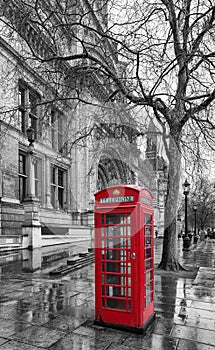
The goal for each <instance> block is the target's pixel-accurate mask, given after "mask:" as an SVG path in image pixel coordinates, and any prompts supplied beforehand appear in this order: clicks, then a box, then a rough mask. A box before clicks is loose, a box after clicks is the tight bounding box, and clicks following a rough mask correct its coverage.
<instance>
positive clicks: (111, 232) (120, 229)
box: [106, 226, 126, 237]
mask: <svg viewBox="0 0 215 350" xmlns="http://www.w3.org/2000/svg"><path fill="white" fill-rule="evenodd" d="M106 230H107V236H114V237H117V236H126V227H125V226H108V227H107V228H106Z"/></svg>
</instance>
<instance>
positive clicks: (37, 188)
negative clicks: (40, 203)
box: [34, 159, 41, 200]
mask: <svg viewBox="0 0 215 350" xmlns="http://www.w3.org/2000/svg"><path fill="white" fill-rule="evenodd" d="M40 179H41V160H40V159H35V163H34V186H35V197H36V198H38V199H40V200H41V181H40Z"/></svg>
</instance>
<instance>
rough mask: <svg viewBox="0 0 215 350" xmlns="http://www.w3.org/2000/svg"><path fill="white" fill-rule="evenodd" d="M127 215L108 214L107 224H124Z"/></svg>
mask: <svg viewBox="0 0 215 350" xmlns="http://www.w3.org/2000/svg"><path fill="white" fill-rule="evenodd" d="M124 223H125V214H107V215H106V224H124Z"/></svg>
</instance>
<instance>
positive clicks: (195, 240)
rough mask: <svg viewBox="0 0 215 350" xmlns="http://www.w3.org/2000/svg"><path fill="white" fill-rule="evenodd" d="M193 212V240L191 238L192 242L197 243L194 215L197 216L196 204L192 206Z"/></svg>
mask: <svg viewBox="0 0 215 350" xmlns="http://www.w3.org/2000/svg"><path fill="white" fill-rule="evenodd" d="M193 211H194V238H193V242H194V243H197V241H198V236H197V232H196V214H197V206H196V204H194V206H193Z"/></svg>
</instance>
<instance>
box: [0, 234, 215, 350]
mask: <svg viewBox="0 0 215 350" xmlns="http://www.w3.org/2000/svg"><path fill="white" fill-rule="evenodd" d="M161 247H162V240H161V239H157V241H156V245H155V264H156V265H157V263H158V262H159V260H160V255H161ZM178 251H179V256H180V261H181V263H183V265H184V266H186V267H187V268H191V267H193V266H195V267H198V273H197V275H196V276H194V275H189V274H187V275H186V274H184V275H181V274H177V273H172V272H170V273H169V272H160V271H158V270H156V271H155V312H156V318H155V321H154V322H153V324H152V325H151V326H150V327H149V328H148V330H147V332H146V335H145V336H143V335H135V334H132V333H129V332H123V331H119V330H112V329H109V328H103V327H98V326H95V325H94V323H93V321H94V265H93V264H90V265H89V266H86V267H84V268H82V269H79V270H77V271H74V272H72V273H70V274H68V275H66V276H63V277H59V278H54V279H53V278H51V277H50V276H49V274H48V273H47V272H48V267H49V266H48V265H46V266H44V262H43V268H42V269H39V270H37V271H35V272H26V271H27V270H28V271H33V270H34V269H32V266H35V261H36V265H37V266H38V258H35V257H34V261H33V263H32V262H31V263H29V260H27V259H26V260H23V256H22V258H20V259H19V258H18V257H16V258H15V259H14V260H13V259H12V258H11V257H10V256H8V257H7V258H8V261H7V260H4V263H2V265H1V258H0V350H36V349H37V350H39V349H51V350H81V349H82V350H91V349H98V350H130V349H134V350H135V349H142V350H143V349H145V350H150V349H153V350H154V349H156V350H170V349H175V350H200V349H201V350H212V349H215V240H207V241H205V242H199V243H197V245H193V246H192V249H191V251H189V252H183V251H182V241H179V242H178ZM49 260H52V261H53V260H54V259H53V258H51V257H50V258H49ZM27 261H28V264H27ZM26 264H27V265H28V267H29V266H30V268H28V269H27V270H26ZM56 264H57V263H56V262H55V263H53V262H52V266H55V265H56ZM41 266H42V265H41Z"/></svg>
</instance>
